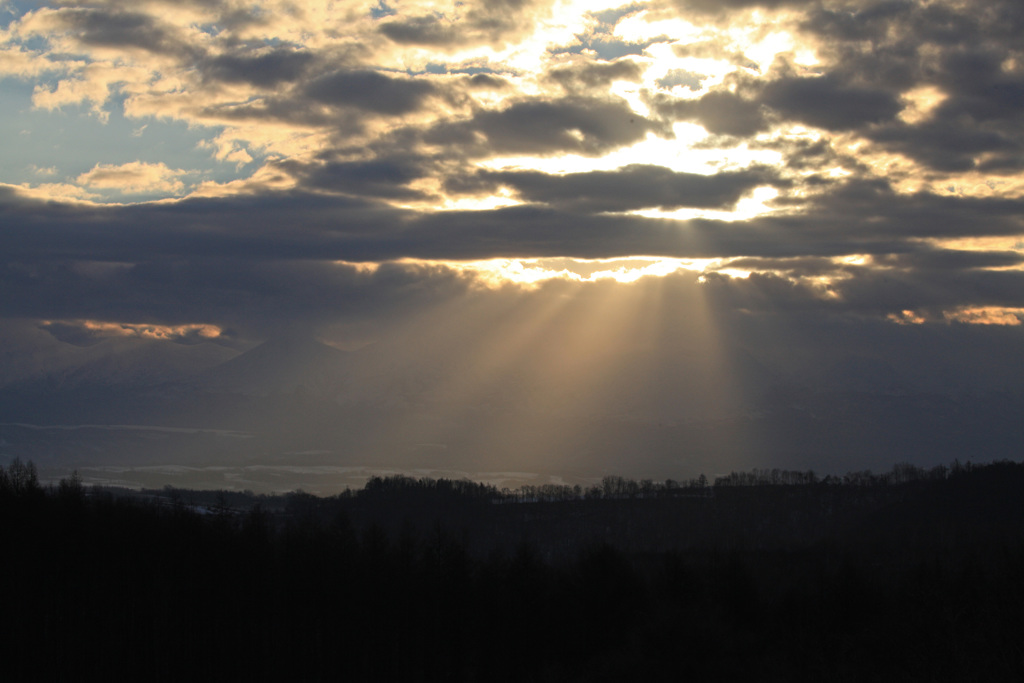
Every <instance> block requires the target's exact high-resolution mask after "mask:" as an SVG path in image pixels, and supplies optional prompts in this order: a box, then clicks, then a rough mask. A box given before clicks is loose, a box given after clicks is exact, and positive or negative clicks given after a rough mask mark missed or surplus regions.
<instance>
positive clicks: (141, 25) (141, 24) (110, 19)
mask: <svg viewBox="0 0 1024 683" xmlns="http://www.w3.org/2000/svg"><path fill="white" fill-rule="evenodd" d="M58 17H59V19H60V21H61V22H62V23H64V24H65V25H66V26H67V27H68V28H69V29H72V30H73V31H74V32H75V37H76V39H77V40H78V41H79V42H81V43H83V44H84V45H92V46H97V47H107V48H134V49H138V50H144V51H146V52H153V53H156V54H175V55H177V54H182V53H189V52H191V51H192V49H191V48H190V47H189V46H188V44H187V43H184V42H183V41H182V40H181V39H180V38H179V37H178V36H176V35H174V31H173V30H172V29H170V28H169V27H167V26H164V25H162V24H161V23H160V21H159V20H158V19H156V18H155V17H153V16H150V15H148V14H141V13H136V12H131V11H106V10H101V9H77V8H71V9H62V10H60V12H59V15H58Z"/></svg>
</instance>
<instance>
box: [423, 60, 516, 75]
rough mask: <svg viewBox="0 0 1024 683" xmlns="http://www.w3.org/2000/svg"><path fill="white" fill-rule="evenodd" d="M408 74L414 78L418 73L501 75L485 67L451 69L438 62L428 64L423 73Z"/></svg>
mask: <svg viewBox="0 0 1024 683" xmlns="http://www.w3.org/2000/svg"><path fill="white" fill-rule="evenodd" d="M408 73H409V74H410V75H412V76H415V75H417V74H420V73H428V74H438V75H445V74H466V75H469V76H475V75H477V74H497V73H501V72H500V71H497V70H495V69H489V68H487V67H485V66H467V67H462V68H457V69H452V68H451V67H449V66H448V65H447V64H441V63H438V62H430V63H429V64H427V66H426V67H425V68H424V69H423V71H409V72H408Z"/></svg>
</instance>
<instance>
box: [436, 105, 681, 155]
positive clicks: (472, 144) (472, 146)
mask: <svg viewBox="0 0 1024 683" xmlns="http://www.w3.org/2000/svg"><path fill="white" fill-rule="evenodd" d="M648 132H654V133H656V134H660V135H670V134H671V133H670V131H669V130H668V129H667V128H666V127H665V126H663V125H662V124H659V123H658V122H655V121H652V120H649V119H645V118H644V117H642V116H640V115H638V114H636V113H635V112H634V111H633V110H632V109H630V107H629V105H628V104H626V102H624V101H623V100H604V99H598V98H587V97H570V98H565V99H561V100H528V101H525V102H517V103H514V104H512V105H510V106H508V107H506V108H505V109H502V110H497V111H495V110H481V111H478V112H476V113H475V114H474V115H473V117H472V118H471V119H468V120H465V121H457V122H445V123H440V124H438V125H435V126H434V127H433V128H431V129H428V130H427V131H426V132H425V133H424V134H423V140H424V141H425V142H427V143H430V144H434V145H445V146H454V147H456V148H459V149H462V150H463V151H464V153H466V154H467V155H471V156H487V155H490V154H542V155H544V154H558V153H562V152H575V153H578V154H585V155H591V156H596V155H599V154H603V153H605V152H608V151H610V150H612V149H615V148H617V147H623V146H626V145H630V144H633V143H636V142H639V141H640V140H643V139H644V137H645V136H646V135H647V133H648Z"/></svg>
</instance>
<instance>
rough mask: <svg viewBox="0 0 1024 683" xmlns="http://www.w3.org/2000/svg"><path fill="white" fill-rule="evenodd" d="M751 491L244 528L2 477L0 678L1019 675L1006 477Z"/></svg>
mask: <svg viewBox="0 0 1024 683" xmlns="http://www.w3.org/2000/svg"><path fill="white" fill-rule="evenodd" d="M894 469H895V468H894ZM761 479H765V480H766V483H765V485H748V484H738V485H733V486H728V485H722V484H718V483H716V484H715V485H712V486H705V487H699V486H698V487H692V488H693V489H695V490H697V489H702V488H709V489H712V490H713V491H714V495H713V496H710V497H701V496H694V497H690V496H682V495H681V496H678V497H673V496H668V495H663V496H658V495H653V496H649V497H645V495H644V493H643V489H644V487H643V486H642V484H641V483H640V482H637V485H638V490H639V493H637V494H636V495H634V496H632V497H630V492H631V491H633V487H632V486H630V485H629V484H628V481H626V480H623V481H621V482H620V481H619V480H617V479H613V480H609V481H608V482H607V483H608V492H607V495H606V494H605V492H604V482H602V487H601V488H602V494H601V496H600V497H591V498H588V497H587V496H586V495H585V493H584V495H582V496H581V497H575V498H573V499H564V500H551V501H547V502H542V501H539V500H538V501H533V500H532V499H531V501H532V502H531V503H530V504H495V501H502V500H507V499H506V498H504V497H503V494H502V492H501V491H500V490H496V489H494V487H488V486H485V485H481V484H475V483H472V482H452V481H448V480H430V479H413V478H409V477H382V478H379V479H376V480H374V479H371V480H370V481H369V482H368V484H367V486H366V487H364V488H363V489H361V490H359V491H350V492H348V493H345V494H341V495H338V496H331V497H324V498H321V497H316V496H311V495H309V494H304V493H301V492H293V493H292V494H289V495H287V496H280V497H260V496H253V497H251V498H249V499H248V500H249V503H250V505H249V506H248V507H244V506H243V505H242V504H243V502H244V501H245V500H247V498H246V496H245V495H244V494H241V493H234V494H232V496H227V495H224V492H220V493H218V492H210V493H204V492H186V491H175V490H171V491H156V492H151V493H152V495H150V494H146V495H142V494H141V493H137V494H134V495H133V496H127V495H121V494H122V493H124V492H116V491H112V490H109V489H103V488H97V487H85V486H83V485H82V483H81V481H80V479H78V478H77V477H74V476H71V477H69V478H67V479H65V480H64V481H62V482H60V483H58V484H56V485H53V486H46V485H43V484H41V483H40V482H39V479H38V474H37V473H36V471H35V467H34V466H32V464H31V463H23V462H21V461H14V462H12V463H11V464H10V465H9V466H8V467H6V468H0V547H3V548H4V551H5V554H4V561H3V562H2V563H0V586H2V587H3V591H4V595H3V598H4V599H3V600H2V601H0V616H2V618H3V620H4V623H5V624H7V625H8V626H9V627H8V628H7V629H6V633H5V635H4V636H3V637H2V638H0V658H2V660H0V661H3V662H4V664H3V672H4V679H5V680H12V681H18V680H33V681H37V680H38V681H48V680H52V681H59V680H79V679H88V678H93V677H116V678H128V677H132V678H135V677H139V676H145V677H146V678H151V679H155V680H158V681H159V680H182V679H184V678H194V677H200V678H206V679H212V680H242V679H245V680H269V679H275V678H277V679H279V678H282V677H288V678H292V679H299V680H311V681H318V680H324V681H327V680H345V681H375V680H415V681H433V680H438V681H440V680H446V681H506V680H507V681H528V680H535V681H544V680H558V681H593V680H624V679H630V680H632V679H643V680H653V681H658V680H672V681H677V680H680V679H681V678H693V679H696V680H737V679H740V680H743V679H748V680H749V679H755V680H787V681H793V680H815V681H819V680H826V679H828V680H908V681H913V680H1021V679H1022V678H1024V655H1022V652H1021V648H1020V643H1021V642H1024V594H1022V593H1021V591H1020V585H1021V580H1022V579H1024V509H1022V507H1024V506H1021V505H1020V492H1021V491H1022V490H1024V464H1020V463H1011V462H998V463H991V464H987V465H981V466H964V467H959V468H953V467H950V468H948V471H947V472H946V473H945V475H944V476H943V477H941V478H940V477H937V476H932V473H931V471H927V472H925V473H924V476H922V473H921V471H917V470H908V469H906V468H901V469H900V474H899V475H898V476H893V477H886V476H881V475H878V476H876V475H872V476H871V478H868V479H863V480H862V479H855V480H851V481H849V482H839V483H832V482H829V483H828V484H826V483H825V482H824V481H823V480H822V481H818V482H816V483H814V484H813V485H809V484H807V483H804V484H797V483H793V481H790V482H789V483H788V484H787V483H783V482H785V481H786V478H785V477H782V476H779V477H773V475H772V474H771V472H770V471H769V472H767V473H763V472H762V473H759V474H758V475H757V477H755V480H761ZM769 482H774V483H769ZM680 488H683V489H689V488H691V487H688V486H686V487H682V486H681V487H680ZM670 490H675V489H670ZM193 493H194V495H191V494H193ZM157 494H159V495H157ZM517 495H519V494H517ZM218 500H219V503H218ZM523 500H524V501H525V500H526V498H523ZM513 502H514V501H513ZM492 536H501V537H503V538H506V539H507V542H503V544H492V545H491V546H489V547H490V549H489V550H488V549H487V548H488V547H487V545H486V543H484V541H483V540H481V539H485V538H490V537H492Z"/></svg>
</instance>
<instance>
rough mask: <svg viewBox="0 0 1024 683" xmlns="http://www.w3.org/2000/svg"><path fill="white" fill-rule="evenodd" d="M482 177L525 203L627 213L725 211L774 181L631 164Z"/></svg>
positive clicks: (749, 173) (758, 173) (758, 174)
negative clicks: (606, 168) (612, 168)
mask: <svg viewBox="0 0 1024 683" xmlns="http://www.w3.org/2000/svg"><path fill="white" fill-rule="evenodd" d="M479 177H480V179H481V180H482V181H485V182H487V181H489V182H491V183H496V184H500V185H506V186H509V187H512V188H513V189H515V190H516V192H518V193H519V195H520V196H521V197H522V198H523V199H524V200H526V201H529V202H541V203H545V204H550V205H552V206H557V207H561V208H564V209H566V210H569V211H582V212H592V211H598V212H599V211H631V210H636V209H642V208H652V207H656V208H661V209H676V208H680V207H698V208H709V209H710V208H715V209H726V208H731V207H733V206H734V205H735V204H736V202H737V201H738V200H739V199H740V198H741V197H742V196H743V195H745V194H747V193H748V192H750V191H751V190H753V189H754V188H755V187H758V186H760V185H765V184H774V183H777V182H779V180H778V177H777V176H776V174H775V173H774V172H772V171H771V170H770V169H768V168H751V169H747V170H744V171H733V172H723V173H718V174H715V175H700V174H697V173H676V172H673V171H671V170H669V169H667V168H665V167H664V166H650V165H641V164H634V165H630V166H625V167H623V168H620V169H618V170H615V171H590V172H586V173H566V174H561V175H552V174H547V173H541V172H538V171H496V172H481V173H480V174H479Z"/></svg>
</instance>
